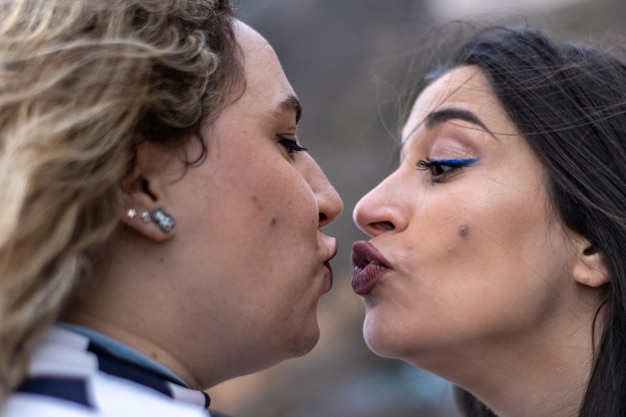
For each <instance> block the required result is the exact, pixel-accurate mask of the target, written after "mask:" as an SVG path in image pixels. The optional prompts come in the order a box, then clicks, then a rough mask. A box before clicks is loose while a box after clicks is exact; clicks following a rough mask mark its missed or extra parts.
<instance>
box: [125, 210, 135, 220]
mask: <svg viewBox="0 0 626 417" xmlns="http://www.w3.org/2000/svg"><path fill="white" fill-rule="evenodd" d="M126 216H127V217H128V218H129V219H134V218H135V217H137V210H135V209H128V211H127V212H126Z"/></svg>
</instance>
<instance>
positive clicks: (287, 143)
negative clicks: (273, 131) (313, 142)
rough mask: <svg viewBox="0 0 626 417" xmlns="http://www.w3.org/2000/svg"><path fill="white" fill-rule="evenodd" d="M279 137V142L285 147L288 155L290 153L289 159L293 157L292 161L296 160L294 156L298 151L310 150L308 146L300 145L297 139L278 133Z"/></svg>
mask: <svg viewBox="0 0 626 417" xmlns="http://www.w3.org/2000/svg"><path fill="white" fill-rule="evenodd" d="M277 137H278V143H280V144H281V145H282V146H283V148H285V150H286V151H287V155H289V159H291V160H292V161H294V160H295V157H294V156H295V154H296V153H298V152H302V151H306V150H308V149H307V148H305V147H303V146H300V145H298V142H296V140H295V139H292V138H288V137H286V136H281V135H278V136H277Z"/></svg>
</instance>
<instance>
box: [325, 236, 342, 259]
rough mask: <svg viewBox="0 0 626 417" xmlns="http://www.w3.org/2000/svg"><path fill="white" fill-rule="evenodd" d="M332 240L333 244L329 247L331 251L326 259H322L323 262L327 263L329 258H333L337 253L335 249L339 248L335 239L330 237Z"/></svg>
mask: <svg viewBox="0 0 626 417" xmlns="http://www.w3.org/2000/svg"><path fill="white" fill-rule="evenodd" d="M332 240H333V244H332V249H331V253H330V255H329V256H328V257H326V259H324V263H328V262H330V261H331V259H333V258H334V257H335V256H336V255H337V250H338V248H339V244H338V243H337V239H335V238H332Z"/></svg>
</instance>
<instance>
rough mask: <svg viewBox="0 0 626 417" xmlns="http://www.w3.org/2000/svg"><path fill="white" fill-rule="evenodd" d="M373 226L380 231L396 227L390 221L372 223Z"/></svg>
mask: <svg viewBox="0 0 626 417" xmlns="http://www.w3.org/2000/svg"><path fill="white" fill-rule="evenodd" d="M371 226H372V227H373V228H374V229H376V230H378V231H388V230H393V229H395V228H396V226H394V224H393V223H391V222H389V221H384V222H376V223H372V224H371Z"/></svg>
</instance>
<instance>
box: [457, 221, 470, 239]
mask: <svg viewBox="0 0 626 417" xmlns="http://www.w3.org/2000/svg"><path fill="white" fill-rule="evenodd" d="M468 234H469V226H468V225H466V224H462V225H461V226H459V236H461V237H467V235H468Z"/></svg>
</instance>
